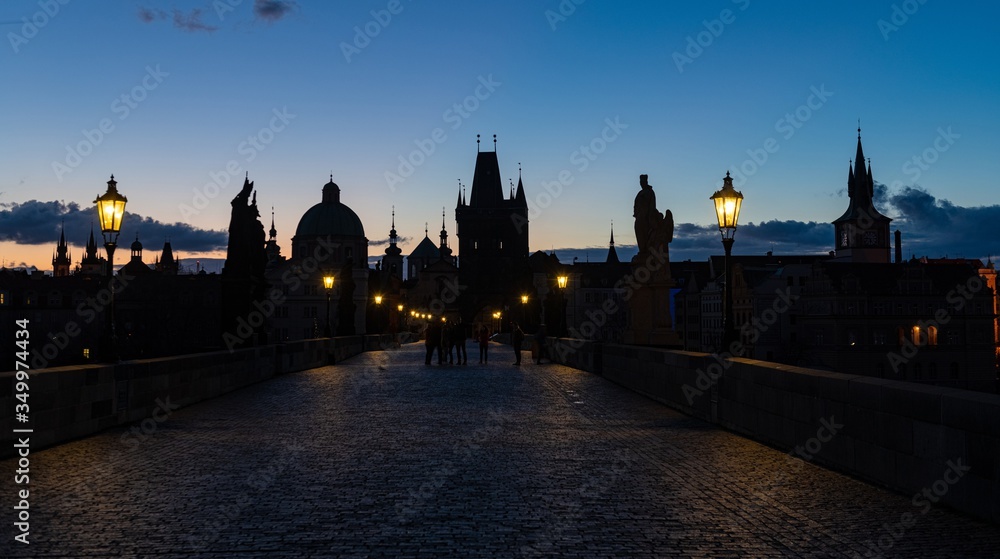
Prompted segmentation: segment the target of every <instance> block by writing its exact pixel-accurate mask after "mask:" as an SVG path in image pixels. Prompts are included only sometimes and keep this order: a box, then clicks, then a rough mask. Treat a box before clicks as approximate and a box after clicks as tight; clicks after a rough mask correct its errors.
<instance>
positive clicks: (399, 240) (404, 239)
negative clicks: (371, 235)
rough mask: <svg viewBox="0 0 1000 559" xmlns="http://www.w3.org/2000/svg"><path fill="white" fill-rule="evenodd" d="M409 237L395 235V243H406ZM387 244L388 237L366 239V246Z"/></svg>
mask: <svg viewBox="0 0 1000 559" xmlns="http://www.w3.org/2000/svg"><path fill="white" fill-rule="evenodd" d="M411 238H412V237H396V244H400V245H402V244H405V243H408V242H410V239H411ZM388 245H389V237H386V238H384V239H379V240H377V241H368V246H370V247H380V246H388ZM379 258H381V256H379Z"/></svg>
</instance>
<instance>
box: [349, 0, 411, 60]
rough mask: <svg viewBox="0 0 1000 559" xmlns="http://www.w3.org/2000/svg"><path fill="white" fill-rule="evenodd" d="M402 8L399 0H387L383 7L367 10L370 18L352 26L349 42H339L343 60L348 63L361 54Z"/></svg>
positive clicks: (401, 11)
mask: <svg viewBox="0 0 1000 559" xmlns="http://www.w3.org/2000/svg"><path fill="white" fill-rule="evenodd" d="M404 8H405V6H403V3H402V2H401V1H400V0H389V2H388V3H387V4H386V5H385V8H383V9H380V10H372V11H371V12H369V13H370V14H371V16H372V19H370V20H368V21H367V22H365V23H364V24H363V25H355V26H354V37H353V39H352V40H351V42H347V41H341V42H340V52H341V54H343V55H344V60H346V61H347V63H348V64H350V63H351V62H352V59H353V57H355V56H357V55H359V54H361V51H363V50H365V49H366V48H368V46H369V45H371V44H372V40H374V39H375V38H376V37H378V36H379V35H381V34H382V31H384V30H385V28H386V27H389V24H391V23H392V20H393V18H394V17H395V16H398V15H399V14H401V13H403V9H404Z"/></svg>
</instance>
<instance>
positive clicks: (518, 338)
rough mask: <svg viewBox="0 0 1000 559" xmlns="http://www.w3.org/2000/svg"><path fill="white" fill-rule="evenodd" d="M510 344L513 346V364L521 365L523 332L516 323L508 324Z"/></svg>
mask: <svg viewBox="0 0 1000 559" xmlns="http://www.w3.org/2000/svg"><path fill="white" fill-rule="evenodd" d="M510 342H511V345H513V346H514V359H515V361H514V364H515V365H520V364H521V346H522V345H523V344H524V330H521V327H520V326H518V325H517V323H516V322H511V323H510Z"/></svg>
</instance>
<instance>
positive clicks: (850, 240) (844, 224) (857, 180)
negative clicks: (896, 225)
mask: <svg viewBox="0 0 1000 559" xmlns="http://www.w3.org/2000/svg"><path fill="white" fill-rule="evenodd" d="M849 168H850V170H849V172H848V174H847V195H848V197H849V198H850V202H849V203H848V205H847V211H846V212H844V215H842V216H840V217H838V218H837V219H836V220H835V221H834V222H833V227H834V230H835V233H836V239H835V245H834V246H836V250H837V257H836V260H838V261H841V262H858V263H876V264H888V263H890V262H891V260H890V252H891V250H890V248H891V244H890V240H889V223H890V222H891V221H892V219H890V218H888V217H886V216H884V215H882V214H881V213H879V211H878V210H876V209H875V204H874V202H873V200H872V198H873V197H874V194H875V180H874V179H873V178H872V166H871V162H868V167H867V169H866V168H865V154H864V151H863V150H862V149H861V128H858V152H857V155H856V156H855V159H854V163H853V164H849Z"/></svg>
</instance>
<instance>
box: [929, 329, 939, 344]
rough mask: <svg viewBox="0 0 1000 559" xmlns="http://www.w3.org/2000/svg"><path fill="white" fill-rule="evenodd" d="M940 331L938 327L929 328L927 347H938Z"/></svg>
mask: <svg viewBox="0 0 1000 559" xmlns="http://www.w3.org/2000/svg"><path fill="white" fill-rule="evenodd" d="M937 338H938V329H937V326H928V327H927V345H937Z"/></svg>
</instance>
